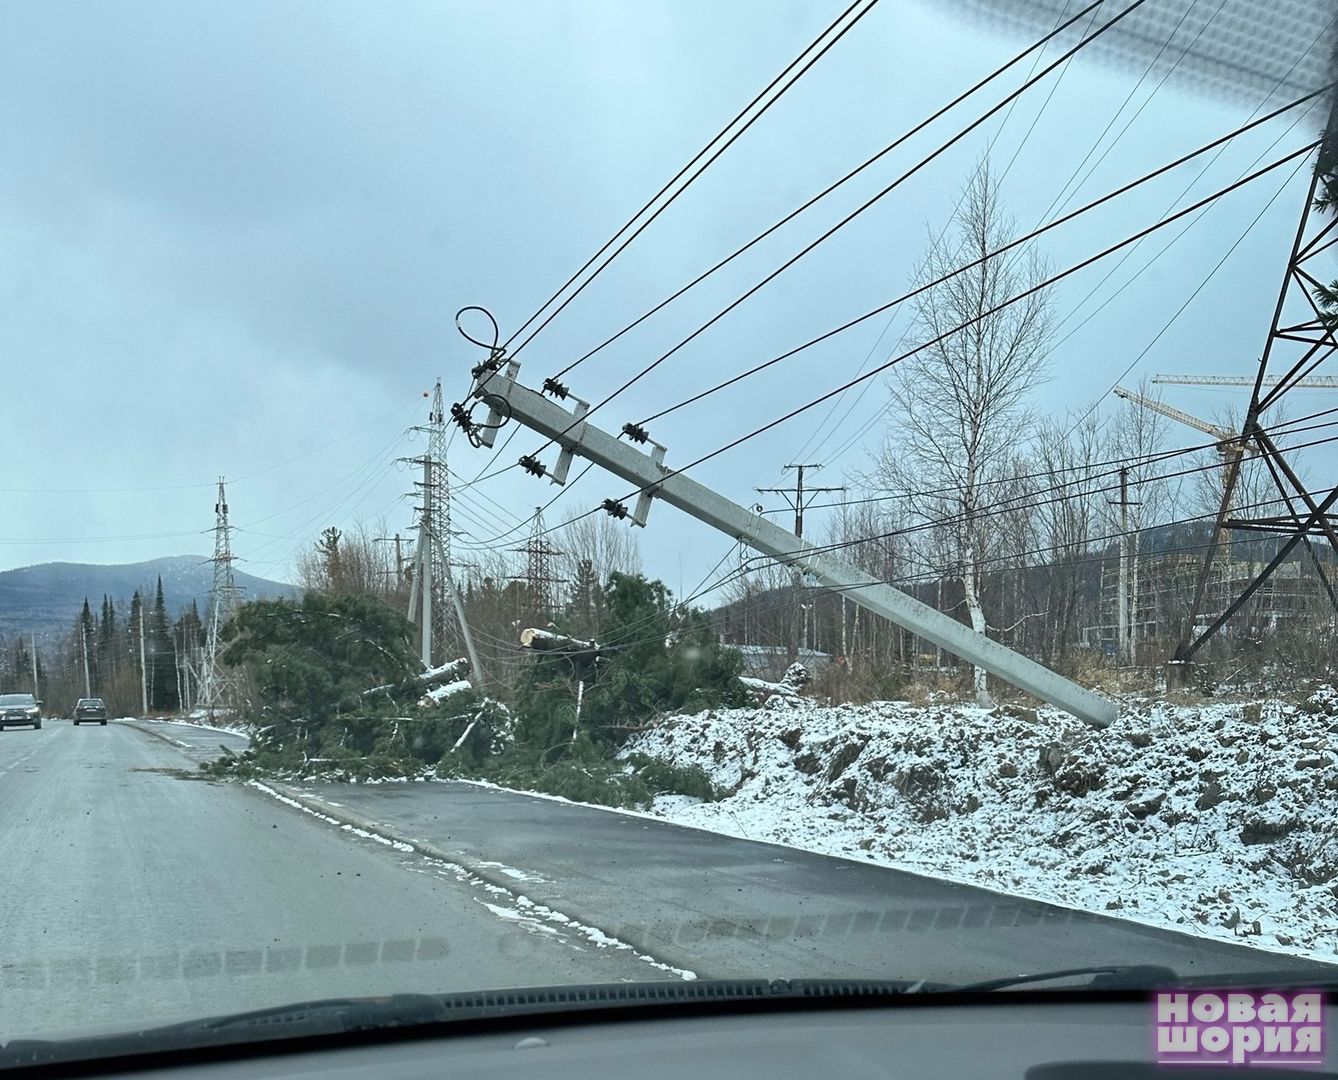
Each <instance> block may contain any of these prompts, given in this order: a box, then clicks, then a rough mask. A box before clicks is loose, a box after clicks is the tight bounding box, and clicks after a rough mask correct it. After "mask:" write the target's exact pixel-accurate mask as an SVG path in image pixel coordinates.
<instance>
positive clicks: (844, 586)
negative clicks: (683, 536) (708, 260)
mask: <svg viewBox="0 0 1338 1080" xmlns="http://www.w3.org/2000/svg"><path fill="white" fill-rule="evenodd" d="M519 370H520V365H519V364H518V363H517V362H516V361H514V360H500V361H498V360H492V361H489V362H486V363H484V364H482V365H480V367H479V368H478V369H476V374H475V378H474V384H473V386H472V387H471V388H470V396H471V397H475V398H478V399H479V400H480V401H481V402H482V403H483V404H486V405H487V406H488V408H489V416H488V419H487V421H486V426H477V427H474V428H473V429H472V433H473V435H474V437H475V438H477V440H478V442H479V443H480V444H481V445H483V446H488V447H491V446H492V445H493V442H494V440H495V438H496V433H497V431H498V429H499V428H500V427H501V426H502V424H503V422H504V421H505V420H506V419H515V420H516V421H518V422H519V423H522V424H524V425H525V426H526V427H528V428H530V429H532V430H534V431H536V432H538V433H539V434H540V435H543V436H545V437H546V438H549V439H552V440H553V441H554V442H556V443H557V444H558V445H559V446H560V447H561V457H560V458H559V462H558V466H557V469H556V471H555V472H554V473H549V472H548V471H547V469H545V468H544V467H543V466H542V465H539V464H538V463H537V462H534V461H533V460H532V459H528V460H530V462H531V465H533V466H534V467H533V468H530V469H529V471H531V472H537V473H538V474H539V475H548V476H549V477H550V479H554V480H555V481H557V482H561V480H559V479H558V478H559V477H565V472H566V469H568V468H569V467H570V464H571V457H572V456H573V455H576V454H579V455H580V456H581V457H583V458H586V459H588V460H590V461H592V462H595V463H596V464H598V465H600V466H602V467H603V468H605V469H607V470H609V471H610V472H612V473H614V474H615V475H616V476H619V477H621V478H622V479H624V480H626V481H628V482H629V483H632V484H634V485H635V486H636V488H637V492H636V494H637V504H636V508H635V510H634V511H629V510H628V508H627V507H626V506H625V505H624V504H623V503H621V502H615V501H614V500H608V501H607V502H605V504H604V506H605V509H606V510H608V511H609V513H610V514H611V515H613V516H614V517H617V518H626V517H631V518H632V520H633V522H634V523H635V524H637V525H642V526H644V525H645V523H646V518H647V516H648V514H649V512H650V504H651V501H652V500H653V499H656V498H658V499H662V500H663V501H664V502H667V503H668V504H669V505H671V506H675V507H678V508H679V509H680V510H683V511H685V512H686V513H688V514H691V515H692V516H693V517H695V518H697V520H699V521H702V522H705V523H706V524H707V525H710V526H711V527H712V528H715V529H719V530H720V531H721V532H723V533H725V534H726V535H727V536H729V537H731V538H734V539H737V540H739V541H741V542H743V543H745V544H747V545H748V546H749V547H751V548H753V549H754V550H756V551H759V552H761V553H762V554H764V555H769V556H771V557H772V558H774V559H776V560H778V561H780V562H783V563H785V564H787V565H789V566H793V567H795V568H796V569H798V570H799V571H800V572H801V573H804V574H809V575H812V577H813V578H815V579H816V580H817V581H818V582H820V583H821V584H823V585H826V586H828V587H830V588H832V589H837V590H840V591H843V592H847V593H848V594H849V596H850V598H851V600H853V601H854V602H855V603H857V604H859V605H860V606H861V607H864V608H867V609H868V610H870V611H873V612H875V613H876V614H878V615H881V616H882V617H883V618H885V619H888V620H889V621H891V622H893V623H896V624H897V625H898V626H902V627H905V628H906V629H908V630H910V631H912V632H913V633H915V634H917V635H918V636H919V637H922V638H924V639H925V640H926V641H929V642H933V643H934V644H939V645H942V646H943V647H944V648H945V649H947V650H948V651H949V652H952V653H955V654H956V655H958V656H960V657H962V658H963V659H964V660H966V661H968V662H970V663H972V664H978V665H980V666H981V667H983V668H984V669H985V670H986V671H988V672H990V673H991V674H993V675H996V676H998V677H999V678H1001V679H1003V680H1004V681H1005V682H1008V683H1011V684H1012V685H1014V686H1016V687H1018V688H1020V689H1022V690H1025V691H1027V692H1028V693H1029V694H1033V695H1035V696H1036V697H1039V698H1041V699H1042V700H1043V701H1048V702H1050V703H1051V704H1052V705H1056V706H1058V707H1059V708H1062V709H1066V710H1068V711H1069V712H1071V713H1073V715H1075V716H1077V717H1079V718H1080V719H1082V720H1085V721H1087V722H1088V723H1090V724H1093V725H1095V726H1097V727H1105V726H1106V725H1108V724H1109V723H1110V722H1111V721H1113V720H1114V719H1115V717H1116V715H1117V713H1118V709H1117V707H1116V705H1115V702H1113V701H1111V700H1110V699H1108V698H1105V697H1103V696H1101V695H1100V694H1096V693H1094V692H1092V691H1091V690H1088V689H1086V688H1085V687H1082V686H1079V685H1078V684H1077V683H1075V682H1072V681H1071V680H1069V679H1066V678H1064V677H1063V676H1061V675H1059V674H1057V673H1055V672H1053V671H1051V670H1050V669H1049V668H1046V667H1044V666H1043V665H1041V664H1038V663H1036V662H1035V661H1034V660H1031V659H1028V658H1027V657H1025V656H1022V655H1021V654H1019V653H1016V652H1014V651H1013V650H1011V649H1008V648H1006V647H1004V646H1003V645H1000V644H999V643H998V642H996V641H991V640H990V639H989V638H988V637H986V636H985V635H984V634H980V633H977V632H976V631H974V630H972V629H971V628H970V627H968V626H964V625H963V624H962V623H959V622H957V621H956V620H955V619H951V618H949V617H948V616H946V615H943V614H942V613H940V612H938V611H935V610H934V609H933V608H931V607H929V606H928V605H926V604H922V603H920V602H919V601H918V600H915V599H914V598H912V597H910V596H908V595H907V594H906V593H903V592H900V591H899V590H897V589H894V588H892V587H891V586H890V585H887V584H884V583H883V582H881V581H879V580H878V579H877V578H875V577H873V576H871V575H869V574H866V573H864V572H863V571H860V570H856V569H855V568H853V567H851V566H847V565H846V564H844V563H842V562H839V561H838V560H836V559H833V558H831V557H830V556H829V555H826V554H823V553H821V552H820V551H818V550H816V549H815V548H814V547H813V546H812V545H811V544H808V543H807V542H805V541H803V540H800V539H797V538H796V537H795V536H794V534H793V533H790V532H787V531H786V530H785V529H783V528H781V527H780V526H779V525H776V524H774V523H773V522H770V521H767V520H765V519H764V518H762V517H761V516H760V515H758V514H755V513H753V512H752V511H750V510H747V509H745V508H744V507H742V506H740V505H739V504H738V503H735V502H731V501H730V500H729V499H726V498H724V497H723V496H722V495H719V494H717V493H716V492H715V491H712V490H711V489H710V488H708V487H706V486H705V485H703V484H699V483H698V482H697V481H695V480H692V479H689V478H688V477H687V476H685V475H683V474H682V473H674V472H671V471H670V470H669V469H668V468H667V467H666V466H665V465H664V454H665V448H664V447H663V446H661V445H659V444H658V443H654V442H652V441H651V440H650V439H649V437H648V436H647V435H646V434H645V432H644V431H637V433H636V435H635V436H634V438H635V441H637V442H639V443H650V445H651V446H652V447H653V451H652V453H650V454H646V453H643V452H642V451H641V450H639V449H637V448H636V447H635V446H632V445H630V444H629V443H627V442H622V441H620V440H618V439H616V438H614V437H613V436H612V435H610V434H608V433H607V432H605V431H603V430H601V429H599V428H596V427H594V426H593V425H591V424H590V423H588V422H586V421H585V420H583V419H581V417H582V416H583V415H584V414H585V412H586V411H588V406H586V405H585V403H583V402H579V401H578V402H577V412H576V413H572V412H568V411H567V410H566V409H564V408H562V407H561V406H560V405H558V404H556V403H555V402H552V401H549V400H548V399H547V398H546V397H544V396H543V395H542V394H540V393H538V392H536V391H534V390H531V389H529V388H528V387H525V386H521V385H520V384H519V383H518V382H516V375H517V374H518V372H519ZM564 396H565V394H564ZM466 419H467V416H466Z"/></svg>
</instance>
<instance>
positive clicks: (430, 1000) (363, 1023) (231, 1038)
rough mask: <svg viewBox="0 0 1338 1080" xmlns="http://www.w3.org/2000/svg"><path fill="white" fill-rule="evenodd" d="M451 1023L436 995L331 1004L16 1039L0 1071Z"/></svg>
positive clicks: (2, 1053)
mask: <svg viewBox="0 0 1338 1080" xmlns="http://www.w3.org/2000/svg"><path fill="white" fill-rule="evenodd" d="M447 1018H448V1010H447V1008H446V1006H445V1005H444V1003H443V1000H442V998H441V997H440V996H438V995H435V994H396V995H393V996H390V997H379V998H377V997H366V998H328V999H325V1000H321V1001H308V1002H302V1003H299V1004H295V1005H280V1006H277V1007H275V1008H269V1009H252V1010H249V1011H247V1012H240V1013H230V1014H227V1015H225V1016H215V1017H210V1018H208V1019H205V1020H188V1021H185V1022H184V1023H179V1024H168V1025H166V1026H164V1027H155V1028H147V1029H145V1030H142V1031H127V1032H118V1033H116V1034H113V1035H95V1036H91V1037H81V1038H74V1039H15V1040H13V1041H11V1042H8V1043H6V1044H5V1046H4V1048H3V1049H2V1050H0V1066H3V1067H7V1068H16V1067H18V1066H21V1065H42V1064H47V1063H50V1062H56V1061H75V1060H83V1059H88V1058H102V1057H124V1056H127V1055H135V1054H157V1053H162V1052H164V1051H169V1050H183V1049H191V1048H196V1047H203V1046H219V1045H227V1044H230V1043H239V1042H240V1043H247V1042H261V1041H265V1040H269V1039H297V1038H303V1037H306V1036H312V1035H342V1034H347V1033H350V1032H358V1031H377V1030H385V1029H389V1028H396V1027H404V1026H416V1025H420V1024H430V1023H434V1022H438V1021H441V1020H445V1019H447Z"/></svg>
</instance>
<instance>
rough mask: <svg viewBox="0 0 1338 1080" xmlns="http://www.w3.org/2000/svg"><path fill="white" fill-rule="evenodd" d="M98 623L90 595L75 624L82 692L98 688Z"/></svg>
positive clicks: (85, 599) (75, 651) (75, 656)
mask: <svg viewBox="0 0 1338 1080" xmlns="http://www.w3.org/2000/svg"><path fill="white" fill-rule="evenodd" d="M97 644H98V624H97V620H96V619H94V618H93V609H92V608H90V607H89V606H88V597H86V596H85V597H84V608H83V610H82V611H81V612H79V618H78V620H77V621H76V622H75V626H74V660H75V667H76V669H77V672H76V674H77V675H78V678H77V679H76V680H75V681H76V682H77V683H78V685H79V688H80V693H83V692H84V691H86V690H87V691H91V692H93V693H97V688H98V650H97ZM85 664H86V665H87V671H88V681H87V683H85V682H84V681H83V678H84V666H85Z"/></svg>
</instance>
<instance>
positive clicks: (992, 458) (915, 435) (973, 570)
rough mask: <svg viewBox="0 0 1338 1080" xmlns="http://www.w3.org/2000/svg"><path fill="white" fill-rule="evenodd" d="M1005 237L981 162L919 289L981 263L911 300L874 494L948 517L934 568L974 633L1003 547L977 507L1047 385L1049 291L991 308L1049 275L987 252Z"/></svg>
mask: <svg viewBox="0 0 1338 1080" xmlns="http://www.w3.org/2000/svg"><path fill="white" fill-rule="evenodd" d="M1012 230H1013V223H1012V221H1011V220H1009V218H1008V217H1007V216H1006V214H1005V212H1004V208H1003V206H1002V204H1001V202H1000V192H999V184H998V181H997V180H996V179H995V178H994V177H993V175H992V174H991V171H990V163H989V158H988V157H986V158H983V159H982V160H981V162H980V163H979V165H978V166H977V168H976V171H975V173H974V174H973V175H972V176H971V178H970V179H969V180H968V182H967V184H966V187H965V190H964V192H963V196H962V199H961V202H960V203H959V205H958V208H957V211H956V214H955V217H954V219H953V221H952V227H951V228H949V229H948V230H945V231H944V232H943V234H942V235H941V236H939V237H934V236H933V235H932V234H931V236H930V241H929V246H928V250H927V253H926V255H925V257H924V259H923V261H922V262H921V263H920V265H919V267H918V268H917V271H916V275H915V278H916V281H917V283H920V284H923V283H926V282H929V281H933V280H936V279H937V278H939V277H942V276H943V275H945V274H947V273H949V272H951V271H953V270H955V269H957V268H958V267H960V266H963V265H965V264H967V263H972V262H975V261H976V260H982V261H980V262H979V264H978V265H976V266H973V267H972V268H971V269H970V270H967V271H965V272H964V273H961V274H958V275H957V276H955V277H953V278H951V279H949V280H948V281H946V282H943V283H942V284H940V285H936V286H934V287H933V288H931V289H929V290H927V291H926V292H924V293H921V294H920V296H919V297H918V298H917V300H916V302H915V315H916V329H917V331H918V333H919V335H920V336H921V340H925V341H931V342H933V344H931V345H929V347H928V348H927V349H925V350H924V351H923V352H922V353H921V354H920V355H919V356H918V357H917V358H916V359H915V360H914V361H912V362H909V363H906V364H903V365H898V367H896V368H895V369H894V374H893V376H892V378H891V379H890V380H889V387H888V389H889V393H890V395H891V398H892V404H893V408H892V409H891V410H890V412H889V417H890V419H889V430H888V431H887V432H886V435H885V437H884V445H883V450H882V453H881V455H880V458H879V461H878V464H877V469H876V477H877V480H878V482H879V485H880V486H881V487H883V488H885V489H888V490H891V491H896V492H900V493H904V494H906V496H907V502H908V504H909V505H911V506H912V507H913V508H914V509H915V510H916V512H917V513H919V514H920V515H922V516H923V517H924V518H926V519H929V520H940V521H943V522H944V524H943V525H942V528H941V530H940V531H941V532H942V534H943V537H942V539H943V541H944V547H945V548H946V550H947V552H948V555H949V560H950V561H949V565H946V566H943V567H942V568H941V572H942V573H945V574H948V575H951V576H953V577H956V578H958V579H959V580H960V581H961V583H962V588H963V592H964V597H965V607H966V611H967V614H968V617H969V619H970V622H971V626H972V627H973V628H974V629H975V630H976V631H978V632H979V633H985V631H986V628H987V626H988V619H987V617H986V613H985V610H984V604H983V600H982V585H983V580H982V578H983V572H984V568H985V567H986V565H987V564H988V563H989V561H990V560H991V559H992V558H994V557H996V556H997V555H998V548H999V533H998V530H996V528H995V527H994V523H993V522H992V520H991V518H990V517H989V515H988V514H987V513H985V512H983V508H984V507H985V504H986V503H987V502H988V501H989V492H990V485H991V482H992V481H996V480H998V479H999V478H1000V477H1001V476H1003V475H1004V472H1005V470H1006V469H1007V467H1008V464H1009V461H1010V459H1011V458H1012V457H1013V456H1014V455H1015V453H1016V452H1017V451H1018V449H1019V443H1020V442H1022V441H1024V440H1025V433H1026V431H1027V428H1028V410H1027V399H1028V396H1029V394H1030V392H1031V391H1032V390H1033V389H1034V388H1035V387H1036V386H1037V384H1039V383H1040V382H1041V381H1042V379H1043V378H1044V375H1045V366H1046V351H1047V345H1048V342H1049V338H1050V330H1051V313H1050V302H1049V299H1048V295H1047V290H1039V291H1037V292H1033V293H1031V294H1030V295H1028V296H1025V297H1023V298H1022V299H1020V300H1018V301H1017V302H1016V303H1013V304H1010V305H1009V306H1008V307H1005V308H1002V309H1001V310H996V309H999V307H1000V305H1002V304H1003V303H1004V302H1005V301H1008V300H1010V299H1012V298H1013V297H1017V296H1020V295H1021V294H1022V293H1024V292H1026V291H1027V290H1028V289H1030V288H1032V287H1033V286H1035V285H1036V284H1037V283H1038V282H1040V281H1042V280H1043V279H1044V278H1045V276H1046V268H1045V263H1044V260H1043V259H1042V258H1041V256H1040V255H1039V254H1037V253H1036V252H1035V250H1034V249H1031V248H1029V247H1027V248H1018V249H1014V250H1013V251H1011V252H1007V253H1005V254H1002V255H995V254H993V253H994V252H996V251H998V249H999V248H1000V247H1002V246H1003V245H1004V244H1005V243H1007V242H1008V240H1009V239H1011V235H1012ZM959 328H960V329H959ZM974 687H975V692H976V697H977V700H978V701H980V702H981V703H982V704H987V703H988V702H989V701H990V698H989V692H988V686H987V682H986V673H985V670H984V669H983V668H976V671H975V678H974Z"/></svg>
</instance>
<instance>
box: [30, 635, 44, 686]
mask: <svg viewBox="0 0 1338 1080" xmlns="http://www.w3.org/2000/svg"><path fill="white" fill-rule="evenodd" d="M31 640H32V644H33V647H32V662H33V697H35V698H40V697H41V696H42V693H41V691H40V690H39V689H38V687H37V635H36V634H34V635H33V636H32V638H31Z"/></svg>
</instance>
